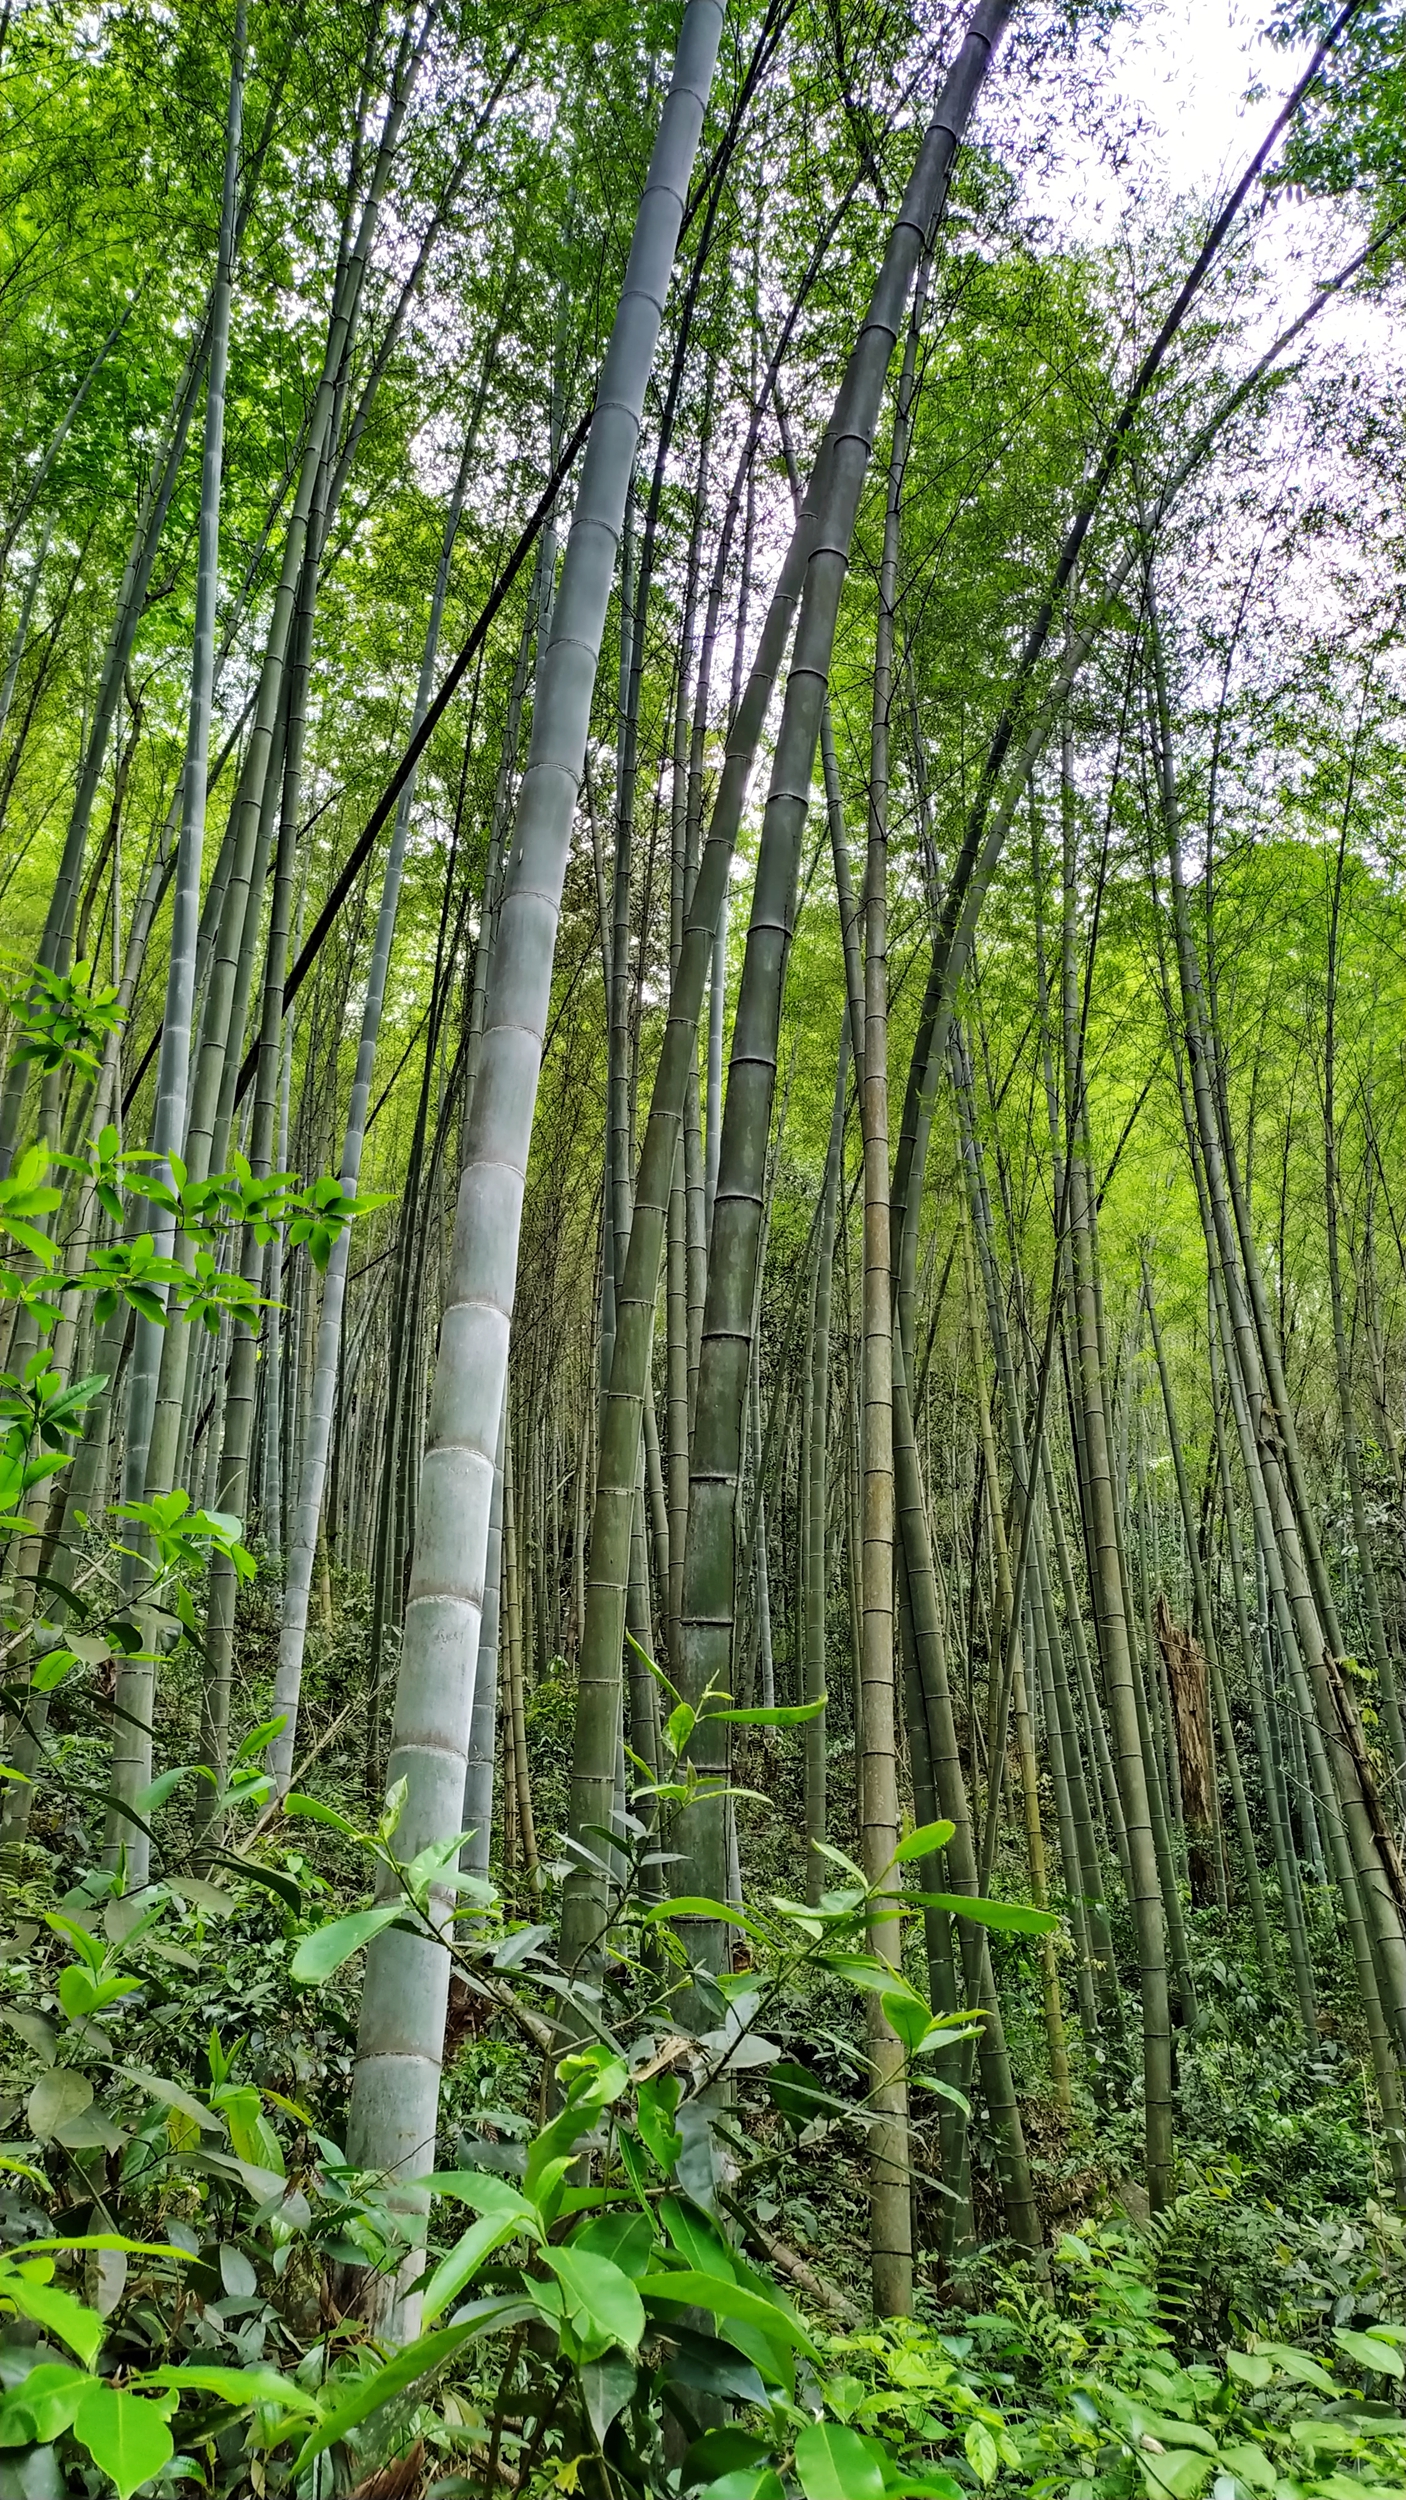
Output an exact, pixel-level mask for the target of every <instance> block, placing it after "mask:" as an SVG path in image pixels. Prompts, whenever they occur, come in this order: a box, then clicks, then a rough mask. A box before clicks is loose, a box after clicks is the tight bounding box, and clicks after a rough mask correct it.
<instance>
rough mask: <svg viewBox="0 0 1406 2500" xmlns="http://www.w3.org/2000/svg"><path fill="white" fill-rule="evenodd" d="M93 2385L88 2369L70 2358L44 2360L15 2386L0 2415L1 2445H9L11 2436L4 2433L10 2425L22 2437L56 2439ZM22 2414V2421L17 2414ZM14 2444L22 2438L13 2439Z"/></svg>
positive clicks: (64, 2429)
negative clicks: (79, 2365)
mask: <svg viewBox="0 0 1406 2500" xmlns="http://www.w3.org/2000/svg"><path fill="white" fill-rule="evenodd" d="M92 2385H93V2381H92V2379H91V2378H90V2377H89V2375H88V2372H87V2371H86V2370H76V2369H75V2368H74V2367H73V2364H72V2363H71V2362H68V2361H43V2362H41V2363H40V2364H39V2367H38V2368H37V2369H35V2370H31V2371H30V2372H29V2374H28V2376H27V2377H26V2378H24V2379H22V2380H21V2382H20V2384H19V2386H18V2387H17V2388H15V2389H13V2390H12V2392H11V2394H10V2396H9V2399H8V2401H7V2403H6V2405H5V2410H4V2415H3V2417H0V2445H3V2446H5V2447H9V2446H10V2445H11V2444H12V2443H11V2439H10V2438H9V2437H8V2436H4V2433H5V2431H7V2430H8V2429H9V2427H10V2426H11V2425H13V2428H14V2430H15V2431H16V2432H18V2433H20V2434H21V2437H25V2436H27V2437H28V2438H29V2439H35V2440H44V2441H48V2440H52V2439H57V2438H58V2435H59V2433H60V2431H66V2430H67V2429H68V2427H69V2424H70V2423H71V2422H72V2420H73V2417H74V2415H75V2413H76V2412H77V2411H78V2408H79V2406H80V2404H81V2403H82V2401H83V2398H84V2396H85V2395H86V2394H87V2392H88V2389H89V2388H90V2387H91V2386H92ZM21 2415H23V2417H24V2419H23V2421H21V2420H20V2419H18V2418H17V2417H19V2416H21ZM14 2444H15V2445H18V2444H19V2441H18V2440H16V2441H15V2442H14Z"/></svg>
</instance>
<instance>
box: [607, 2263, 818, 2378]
mask: <svg viewBox="0 0 1406 2500" xmlns="http://www.w3.org/2000/svg"><path fill="white" fill-rule="evenodd" d="M640 2289H641V2291H642V2293H643V2295H644V2300H645V2305H646V2307H654V2306H663V2307H669V2308H672V2307H674V2306H678V2307H681V2308H685V2309H711V2310H712V2312H713V2314H714V2316H715V2317H719V2318H736V2319H737V2321H738V2322H739V2324H740V2325H743V2326H753V2327H756V2328H758V2329H759V2331H760V2332H761V2333H762V2334H763V2335H765V2336H766V2337H767V2339H768V2341H770V2342H776V2343H783V2344H790V2345H793V2346H794V2347H795V2349H796V2351H797V2352H803V2353H805V2354H806V2355H807V2357H808V2359H810V2360H812V2361H815V2362H818V2361H819V2360H820V2354H819V2352H818V2351H817V2349H816V2347H815V2345H814V2344H813V2343H812V2341H811V2337H810V2331H809V2329H808V2328H807V2327H804V2326H802V2324H801V2322H800V2320H799V2318H792V2317H788V2315H787V2313H786V2311H785V2310H784V2309H778V2308H776V2307H774V2306H773V2304H772V2303H771V2302H770V2301H769V2300H763V2299H761V2298H760V2296H759V2295H758V2294H757V2293H756V2292H749V2291H747V2290H745V2289H744V2288H743V2286H742V2284H740V2283H724V2282H723V2281H722V2279H721V2278H720V2276H718V2275H716V2274H695V2273H694V2272H693V2270H692V2268H690V2269H689V2271H688V2272H687V2273H681V2274H647V2275H646V2276H645V2278H644V2281H643V2283H642V2284H641V2286H640Z"/></svg>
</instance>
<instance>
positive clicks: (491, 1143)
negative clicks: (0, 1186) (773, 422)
mask: <svg viewBox="0 0 1406 2500" xmlns="http://www.w3.org/2000/svg"><path fill="white" fill-rule="evenodd" d="M722 16H723V12H722V8H721V6H720V0H689V5H688V7H687V9H686V11H685V14H684V19H683V24H682V27H681V29H680V34H679V43H678V50H677V53H676V55H675V61H674V71H673V77H672V80H671V84H670V88H669V93H668V96H667V98H666V101H665V104H664V108H663V114H662V118H661V122H660V127H659V133H658V136H657V138H656V141H655V147H654V152H653V156H652V159H651V164H650V170H649V175H648V178H647V181H646V185H645V190H644V194H643V197H642V199H641V202H640V207H639V211H638V214H637V217H636V221H635V232H634V238H633V242H632V245H631V251H630V261H629V267H628V269H627V272H626V277H625V283H624V288H623V291H622V294H621V298H620V303H619V307H618V310H617V313H616V317H615V322H614V327H613V330H612V334H611V340H610V346H609V349H608V351H607V356H606V364H605V370H604V373H603V375H602V379H601V386H600V394H599V397H598V400H597V403H596V413H595V416H594V418H593V420H592V425H591V431H590V439H589V443H588V446H587V451H586V458H585V464H584V468H583V472H582V476H581V482H580V488H579V491H578V494H577V500H576V507H575V511H574V513H573V516H572V523H571V530H570V534H569V537H568V539H567V545H566V553H565V557H564V560H563V566H562V574H561V582H560V587H559V590H558V592H557V597H556V603H555V607H554V610H553V615H552V626H551V634H550V638H549V641H548V645H547V649H546V652H545V655H544V658H543V662H542V666H541V669H540V671H539V678H538V693H537V701H536V704H535V707H534V712H533V721H532V744H531V749H530V753H529V757H528V764H527V770H526V772H525V774H524V777H523V783H522V788H521V790H520V793H519V797H518V806H517V822H516V836H515V840H514V842H513V846H512V851H511V855H510V859H509V865H508V872H507V878H506V882H505V887H504V892H503V898H502V902H501V905H500V908H499V917H498V933H497V939H496V943H495V947H494V959H493V964H492V968H491V970H490V973H489V976H488V983H487V990H486V995H485V1000H484V1010H483V1030H482V1038H481V1046H480V1050H479V1054H478V1066H477V1073H476V1078H475V1083H474V1094H473V1103H472V1108H471V1111H470V1115H469V1129H468V1140H467V1151H466V1158H465V1167H464V1173H463V1178H462V1180H461V1183H460V1189H459V1202H458V1209H457V1212H456V1217H455V1227H454V1246H453V1251H452V1254H451V1269H450V1280H449V1287H448V1294H447V1303H446V1309H445V1313H444V1318H443V1323H442V1328H441V1336H440V1350H439V1359H438V1363H437V1366H436V1373H435V1384H434V1392H433V1397H432V1400H431V1408H430V1420H429V1435H428V1446H427V1449H426V1453H425V1460H424V1467H423V1472H422V1478H421V1495H420V1508H419V1527H418V1534H417V1538H416V1547H415V1556H414V1562H413V1566H412V1572H411V1580H410V1589H409V1599H408V1603H407V1606H406V1614H405V1626H404V1635H403V1639H402V1643H401V1652H400V1665H399V1673H398V1678H397V1691H396V1710H395V1720H394V1726H393V1732H392V1758H391V1765H390V1769H391V1775H392V1777H393V1778H402V1777H403V1778H404V1779H405V1780H406V1782H407V1794H406V1806H405V1813H404V1817H403V1820H402V1824H401V1831H400V1839H399V1845H400V1847H401V1848H402V1849H407V1848H408V1849H409V1850H412V1851H413V1850H414V1849H418V1848H420V1847H423V1846H424V1845H425V1844H426V1843H428V1842H431V1841H437V1840H444V1839H447V1838H450V1837H451V1836H452V1835H453V1833H454V1832H455V1831H456V1830H458V1829H459V1823H458V1816H459V1813H460V1811H461V1808H462V1803H463V1794H464V1769H465V1758H466V1754H467V1750H468V1742H469V1732H470V1723H471V1718H472V1709H473V1682H474V1673H475V1668H476V1663H477V1655H478V1643H479V1632H480V1619H481V1612H482V1600H483V1581H484V1571H485V1566H486V1556H487V1545H488V1520H489V1512H490V1508H491V1500H492V1488H493V1477H494V1459H495V1455H496V1450H497V1441H498V1426H499V1418H500V1416H501V1413H502V1407H503V1385H504V1381H505V1379H506V1374H507V1351H508V1333H509V1327H510V1320H511V1312H512V1305H513V1290H514V1278H515V1271H516V1265H517V1246H518V1236H519V1231H520V1226H521V1219H522V1200H523V1175H524V1172H525V1170H526V1166H527V1154H528V1144H529V1140H530V1135H531V1128H532V1115H533V1109H534V1105H535V1102H536V1093H537V1079H538V1074H539V1070H540V1066H541V1054H542V1042H543V1035H544V1033H545V1029H546V1020H547V1012H548V1004H549V999H550V991H551V976H552V961H553V956H554V952H555V944H556V929H557V921H558V916H559V912H560V905H561V890H562V883H563V879H564V877H565V872H566V864H567V855H568V851H569V846H570V840H571V830H572V824H573V820H574V816H575V811H576V800H577V793H578V790H579V787H580V782H581V774H582V765H583V759H584V755H585V747H586V736H587V731H588V728H589V725H590V712H591V702H592V696H593V692H594V686H595V677H596V666H597V660H598V657H599V652H600V645H601V636H602V632H603V629H604V625H605V616H606V609H607V606H608V603H609V598H610V590H611V584H612V580H613V578H614V571H615V562H616V554H617V549H618V542H619V535H620V526H621V521H622V517H623V514H624V509H625V497H626V493H627V491H628V487H629V481H630V477H631V475H632V472H633V469H634V464H635V457H636V451H637V447H638V442H639V433H640V420H641V414H642V411H643V407H644V395H645V390H646V387H647V385H648V380H649V375H650V371H651V368H652V366H653V363H654V355H655V349H656V346H657V343H658V337H659V326H660V319H661V310H662V306H663V302H664V298H665V295H666V293H667V291H668V285H669V272H670V269H671V267H672V265H673V259H674V251H675V247H676V245H677V242H678V235H679V226H680V221H681V218H682V214H683V204H684V200H685V198H686V196H687V192H688V188H689V182H690V178H691V174H692V168H693V163H694V159H695V155H696V152H697V148H698V141H699V137H700V134H701V131H702V126H703V116H704V111H705V109H706V104H707V97H708V91H709V88H710V86H711V84H712V76H713V66H714V62H715V59H716V55H717V47H718V40H719V36H720V34H721V29H722ZM451 1900H452V1896H451V1895H449V1894H447V1893H446V1894H445V1895H444V1896H442V1897H440V1896H437V1915H440V1916H447V1915H448V1911H449V1908H450V1905H451ZM447 1992H448V1957H447V1954H446V1952H445V1949H444V1947H443V1946H442V1945H441V1944H439V1943H437V1942H435V1941H432V1940H431V1939H429V1938H422V1937H416V1936H411V1935H406V1934H397V1933H396V1932H395V1931H394V1930H387V1931H385V1932H384V1933H383V1934H382V1935H381V1936H379V1937H377V1938H376V1939H375V1940H374V1942H373V1944H372V1946H371V1948H370V1950H369V1952H368V1955H367V1967H366V1980H365V1987H364V1991H363V1997H362V2008H361V2023H360V2031H359V2036H358V2043H357V2063H356V2069H355V2074H354V2078H353V2084H352V2099H351V2110H350V2116H349V2123H348V2143H349V2147H350V2148H351V2158H352V2159H353V2160H354V2161H356V2162H357V2163H358V2164H361V2165H363V2166H369V2167H370V2168H372V2169H375V2170H378V2171H382V2172H385V2173H388V2174H390V2175H391V2176H392V2177H394V2178H396V2179H397V2180H398V2181H402V2182H403V2181H405V2180H407V2179H413V2178H415V2177H416V2176H418V2175H420V2174H421V2173H422V2171H423V2169H424V2167H425V2165H426V2163H427V2162H428V2163H431V2164H432V2162H433V2152H434V2138H435V2127H436V2119H437V2112H438V2099H439V2074H440V2062H441V2057H442V2052H443V2040H444V2015H445V2006H446V2001H447ZM396 2193H397V2195H398V2196H399V2197H402V2198H404V2199H405V2200H406V2202H407V2204H408V2206H409V2208H410V2210H412V2211H414V2212H420V2211H423V2210H424V2202H425V2200H424V2194H423V2191H419V2190H416V2189H414V2188H411V2187H407V2186H403V2185H401V2186H398V2187H397V2190H396ZM418 2271H419V2268H418V2265H413V2264H412V2267H411V2268H410V2270H409V2276H410V2279H409V2280H407V2281H406V2282H405V2283H404V2284H402V2285H401V2286H400V2287H399V2293H398V2297H397V2302H396V2309H395V2314H394V2316H393V2319H392V2321H391V2325H392V2331H393V2332H396V2333H399V2334H409V2333H413V2332H414V2330H415V2325H416V2321H417V2307H418V2304H417V2299H416V2295H415V2293H414V2289H413V2283H414V2280H415V2279H416V2278H417V2276H418Z"/></svg>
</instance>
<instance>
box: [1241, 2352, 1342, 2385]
mask: <svg viewBox="0 0 1406 2500" xmlns="http://www.w3.org/2000/svg"><path fill="white" fill-rule="evenodd" d="M1260 2351H1261V2352H1262V2353H1263V2354H1264V2355H1265V2356H1266V2358H1267V2359H1268V2360H1270V2361H1272V2362H1273V2364H1274V2366H1275V2368H1276V2370H1282V2371H1283V2373H1284V2376H1285V2378H1290V2379H1296V2380H1297V2381H1298V2383H1299V2385H1300V2386H1302V2387H1316V2388H1318V2389H1319V2391H1320V2392H1321V2394H1323V2395H1325V2396H1336V2394H1337V2393H1338V2388H1337V2382H1336V2380H1334V2379H1332V2378H1330V2377H1329V2375H1328V2372H1327V2371H1326V2370H1325V2369H1324V2367H1323V2364H1322V2363H1321V2361H1315V2360H1314V2358H1313V2356H1312V2354H1311V2353H1307V2352H1300V2351H1299V2348H1298V2346H1297V2344H1261V2346H1260Z"/></svg>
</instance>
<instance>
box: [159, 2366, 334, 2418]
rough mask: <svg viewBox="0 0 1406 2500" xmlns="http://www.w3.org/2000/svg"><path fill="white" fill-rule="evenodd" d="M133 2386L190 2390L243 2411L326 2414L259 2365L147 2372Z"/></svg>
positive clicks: (275, 2373) (301, 2391) (294, 2385)
mask: <svg viewBox="0 0 1406 2500" xmlns="http://www.w3.org/2000/svg"><path fill="white" fill-rule="evenodd" d="M131 2383H132V2385H133V2386H134V2387H175V2388H183V2387H190V2388H194V2389H198V2390H199V2391H200V2392H201V2393H202V2394H204V2395H208V2396H219V2397H221V2398H222V2399H223V2401H224V2403H225V2404H227V2405H234V2406H235V2407H236V2408H237V2409H240V2410H242V2409H243V2407H244V2406H246V2405H281V2406H282V2408H283V2410H284V2412H285V2413H307V2414H311V2415H312V2417H313V2418H314V2420H315V2419H316V2418H317V2415H318V2414H319V2413H320V2412H321V2410H322V2408H321V2406H320V2405H319V2403H318V2401H317V2398H316V2397H315V2396H310V2395H309V2394H308V2391H307V2389H306V2388H305V2387H299V2386H298V2384H297V2382H296V2380H294V2379H291V2378H284V2377H282V2376H281V2374H280V2373H279V2372H278V2371H277V2370H269V2369H265V2368H263V2367H262V2366H261V2365H258V2364H255V2365H254V2366H253V2367H252V2368H250V2369H247V2370H214V2369H212V2370H206V2369H194V2368H192V2369H184V2368H183V2369H176V2370H143V2372H142V2374H141V2376H140V2378H134V2379H133V2380H132V2382H131Z"/></svg>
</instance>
